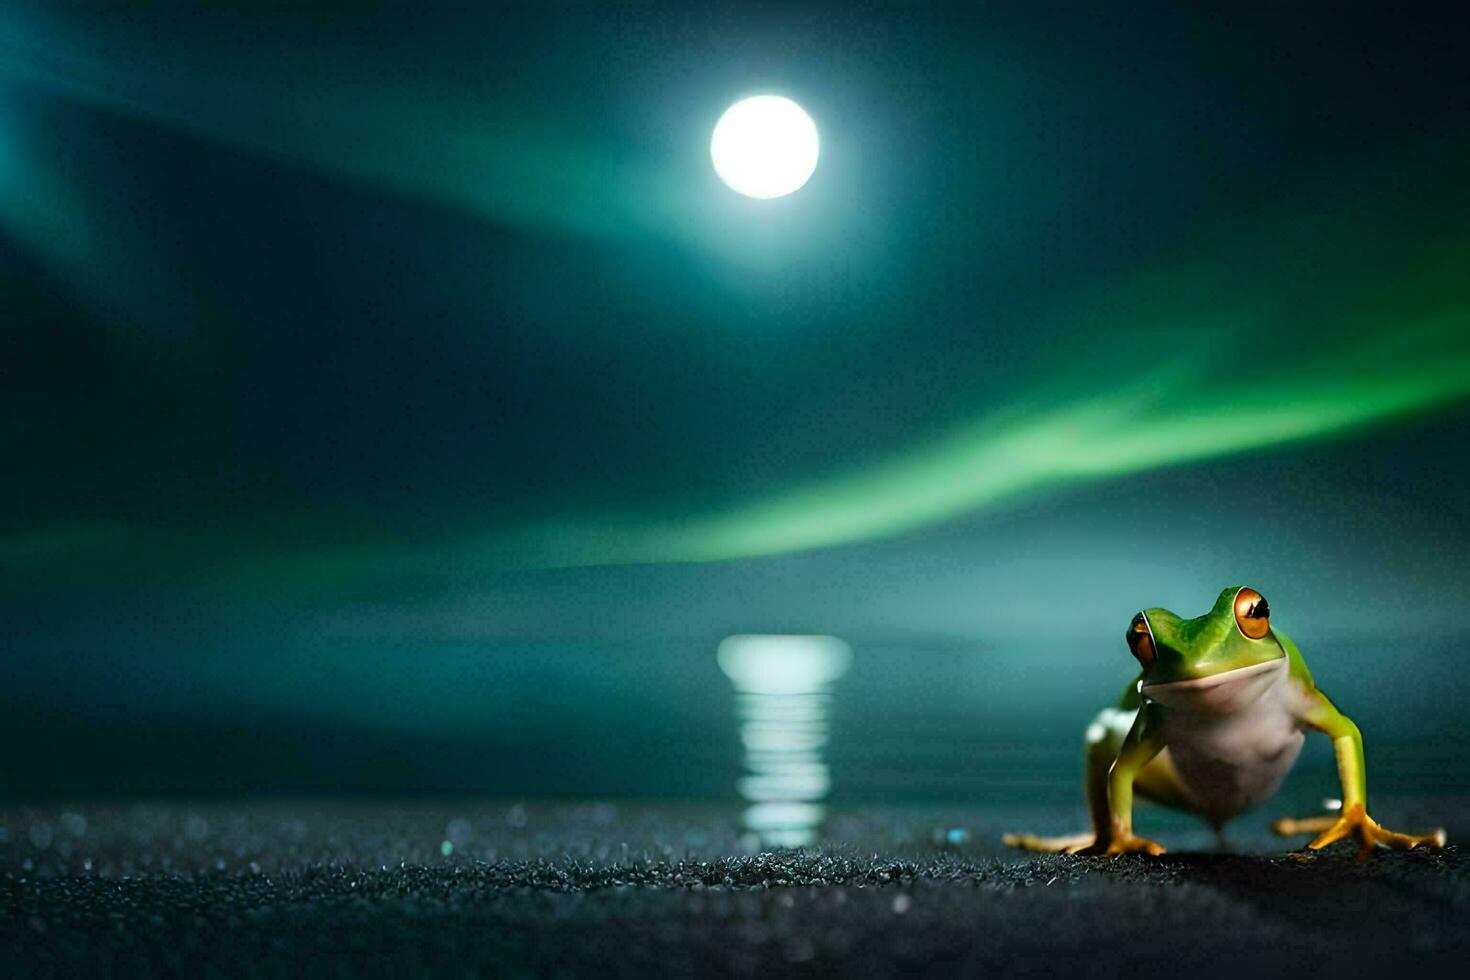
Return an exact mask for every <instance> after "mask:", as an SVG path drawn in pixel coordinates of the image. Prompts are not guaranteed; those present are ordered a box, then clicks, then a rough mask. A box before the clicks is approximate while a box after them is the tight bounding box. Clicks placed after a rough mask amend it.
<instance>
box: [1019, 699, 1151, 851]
mask: <svg viewBox="0 0 1470 980" xmlns="http://www.w3.org/2000/svg"><path fill="white" fill-rule="evenodd" d="M1136 713H1137V712H1135V711H1123V710H1119V709H1117V708H1105V709H1103V711H1102V712H1101V713H1100V714H1099V715H1098V716H1097V718H1096V720H1094V721H1093V723H1092V724H1091V725H1089V726H1088V728H1087V744H1086V757H1085V758H1086V762H1085V774H1084V777H1083V785H1084V788H1085V790H1086V793H1087V812H1088V814H1089V816H1090V817H1091V818H1092V830H1091V831H1088V832H1085V833H1081V834H1068V835H1066V836H1063V837H1040V836H1038V835H1036V834H1006V835H1005V836H1004V837H1002V838H1001V840H1002V841H1003V842H1004V843H1005V845H1006V846H1007V847H1019V848H1020V849H1021V850H1023V851H1041V852H1045V853H1051V854H1070V853H1072V852H1074V851H1080V850H1083V849H1085V848H1088V847H1091V846H1092V845H1093V844H1094V843H1096V842H1097V835H1098V831H1099V830H1100V829H1101V828H1103V827H1106V826H1107V823H1108V820H1109V819H1110V818H1109V814H1108V770H1109V769H1111V768H1112V765H1113V760H1115V759H1117V758H1118V748H1119V747H1120V746H1121V745H1122V744H1123V737H1124V736H1125V735H1127V734H1128V729H1129V728H1130V727H1132V725H1133V716H1134V715H1135V714H1136Z"/></svg>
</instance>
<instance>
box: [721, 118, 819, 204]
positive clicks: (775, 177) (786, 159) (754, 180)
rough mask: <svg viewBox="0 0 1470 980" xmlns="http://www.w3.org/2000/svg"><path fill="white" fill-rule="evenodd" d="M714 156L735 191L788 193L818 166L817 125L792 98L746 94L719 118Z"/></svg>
mask: <svg viewBox="0 0 1470 980" xmlns="http://www.w3.org/2000/svg"><path fill="white" fill-rule="evenodd" d="M709 155H710V159H711V160H713V161H714V164H715V173H717V174H719V175H720V179H721V180H723V181H724V182H725V183H726V184H728V185H730V187H731V188H732V189H733V190H737V191H739V192H740V193H741V194H744V195H745V196H747V197H759V198H771V197H783V196H785V195H787V194H790V193H791V192H792V191H794V190H797V189H798V188H800V187H801V185H803V184H805V183H806V182H807V181H808V180H809V179H810V178H811V175H812V171H814V170H816V169H817V127H816V124H815V123H813V122H812V117H811V116H808V115H807V114H806V112H805V111H804V110H803V109H802V108H801V106H799V105H797V104H796V103H795V102H792V101H791V100H790V99H786V98H782V97H781V96H779V95H757V96H754V97H753V98H749V99H741V100H740V101H739V102H737V103H735V104H734V105H732V106H731V107H730V108H728V109H726V110H725V114H724V115H723V116H721V117H720V121H719V122H717V123H715V134H714V136H713V137H712V138H711V139H710V143H709Z"/></svg>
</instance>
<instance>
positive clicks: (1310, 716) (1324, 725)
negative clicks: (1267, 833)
mask: <svg viewBox="0 0 1470 980" xmlns="http://www.w3.org/2000/svg"><path fill="white" fill-rule="evenodd" d="M1301 720H1302V722H1303V723H1304V724H1305V725H1307V726H1308V727H1310V728H1312V729H1315V730H1316V731H1319V732H1322V733H1323V734H1324V735H1326V736H1327V737H1328V738H1330V739H1332V748H1333V751H1334V752H1335V753H1336V754H1337V775H1338V778H1339V779H1340V780H1341V782H1342V813H1341V814H1340V815H1339V816H1338V817H1337V819H1335V820H1331V819H1330V818H1318V819H1308V820H1280V821H1277V822H1276V823H1275V824H1273V825H1272V826H1273V828H1274V829H1276V831H1277V832H1278V833H1290V832H1308V833H1310V832H1313V831H1317V830H1320V831H1321V833H1319V834H1317V836H1316V837H1314V838H1312V841H1311V843H1309V844H1308V845H1307V847H1309V848H1310V849H1312V850H1314V851H1315V850H1319V849H1321V848H1323V847H1326V846H1327V845H1328V844H1333V843H1336V842H1337V841H1340V840H1346V839H1349V838H1351V839H1352V840H1355V841H1357V842H1358V847H1359V853H1360V854H1366V853H1368V852H1369V851H1371V850H1372V849H1373V848H1374V847H1376V846H1380V845H1381V846H1383V847H1391V848H1394V849H1396V850H1408V849H1410V848H1413V847H1443V846H1444V844H1445V834H1444V831H1443V830H1436V831H1434V832H1433V833H1429V834H1400V833H1397V832H1395V831H1392V830H1388V829H1386V828H1384V827H1382V826H1380V825H1379V823H1378V822H1377V821H1376V820H1374V819H1373V818H1372V817H1370V816H1368V777H1367V772H1366V768H1365V766H1364V763H1363V734H1362V732H1360V731H1358V726H1357V725H1355V724H1353V720H1352V719H1351V718H1349V717H1348V716H1347V715H1345V714H1343V713H1342V712H1341V711H1338V710H1337V707H1336V706H1335V705H1334V704H1333V703H1332V702H1331V701H1330V700H1329V699H1328V697H1327V695H1325V694H1323V693H1322V692H1321V691H1317V690H1314V691H1312V692H1311V694H1309V695H1308V697H1307V701H1306V704H1305V706H1304V709H1303V711H1302V714H1301ZM1329 821H1330V822H1329ZM1324 825H1325V826H1324Z"/></svg>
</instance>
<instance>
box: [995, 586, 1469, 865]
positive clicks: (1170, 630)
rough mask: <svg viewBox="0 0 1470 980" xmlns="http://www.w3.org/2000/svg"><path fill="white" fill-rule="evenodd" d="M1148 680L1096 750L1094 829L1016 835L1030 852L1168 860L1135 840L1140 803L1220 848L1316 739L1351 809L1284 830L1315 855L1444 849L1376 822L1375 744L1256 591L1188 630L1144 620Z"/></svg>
mask: <svg viewBox="0 0 1470 980" xmlns="http://www.w3.org/2000/svg"><path fill="white" fill-rule="evenodd" d="M1124 638H1125V640H1126V642H1127V647H1128V650H1129V653H1130V654H1131V655H1132V656H1133V658H1134V659H1135V660H1136V661H1137V663H1138V673H1137V675H1136V676H1135V677H1134V679H1133V680H1132V682H1130V683H1129V684H1128V686H1127V687H1126V688H1124V690H1123V693H1122V696H1121V697H1120V698H1119V699H1118V700H1117V702H1116V703H1115V704H1114V705H1113V706H1112V707H1109V708H1104V709H1103V710H1102V711H1101V712H1100V713H1099V714H1098V715H1097V716H1096V718H1094V719H1093V721H1092V723H1091V724H1090V725H1089V726H1088V727H1087V730H1086V734H1085V737H1084V753H1085V754H1084V792H1085V796H1086V799H1087V809H1088V815H1089V817H1090V821H1091V824H1092V829H1091V830H1090V831H1088V832H1084V833H1081V834H1075V835H1070V836H1063V837H1043V836H1037V835H1035V834H1006V835H1005V837H1004V842H1005V843H1006V844H1007V845H1010V846H1012V847H1018V848H1022V849H1024V850H1029V851H1041V852H1063V853H1072V854H1090V855H1113V856H1116V855H1123V854H1139V855H1159V854H1163V853H1164V847H1163V845H1161V844H1159V843H1158V842H1157V841H1154V840H1151V839H1149V838H1147V837H1143V836H1140V835H1138V834H1136V833H1135V832H1134V829H1133V801H1134V797H1135V795H1137V796H1138V797H1141V798H1143V799H1147V800H1151V801H1153V802H1155V803H1159V804H1162V805H1164V806H1166V807H1170V808H1173V809H1178V810H1183V811H1186V812H1189V813H1193V814H1195V815H1197V816H1199V817H1201V818H1203V819H1204V821H1205V822H1207V823H1208V824H1210V825H1211V826H1212V827H1213V828H1214V830H1215V831H1216V833H1217V834H1220V835H1222V838H1221V839H1222V840H1223V828H1224V826H1225V824H1226V823H1227V822H1228V821H1230V820H1232V819H1233V818H1235V817H1237V816H1239V815H1240V814H1242V813H1244V812H1245V811H1247V810H1249V809H1251V808H1252V807H1255V806H1256V805H1258V804H1260V803H1262V802H1264V801H1265V800H1267V799H1269V798H1270V797H1271V796H1272V795H1274V794H1275V793H1276V791H1277V790H1278V789H1279V788H1280V787H1281V784H1282V782H1283V781H1284V780H1285V779H1286V776H1287V774H1288V773H1289V772H1290V771H1291V769H1292V767H1293V765H1294V764H1295V763H1296V760H1297V756H1298V755H1299V754H1300V752H1301V749H1302V745H1303V743H1304V742H1305V739H1306V735H1307V734H1308V733H1310V732H1319V733H1321V734H1323V735H1326V736H1327V737H1328V738H1330V739H1331V740H1332V747H1333V751H1334V753H1335V755H1336V760H1337V775H1338V779H1339V781H1340V782H1341V784H1342V796H1341V802H1340V805H1339V806H1338V807H1337V808H1336V810H1335V812H1328V813H1325V814H1320V815H1316V816H1311V817H1305V818H1300V819H1294V818H1283V819H1280V820H1277V821H1275V822H1274V823H1273V824H1272V829H1273V830H1274V831H1275V832H1276V833H1277V834H1279V835H1281V836H1283V837H1292V836H1296V835H1306V834H1313V835H1315V836H1313V837H1312V839H1311V840H1310V841H1309V842H1308V843H1307V845H1306V848H1307V851H1318V850H1320V849H1322V848H1324V847H1327V846H1328V845H1330V844H1333V843H1336V842H1338V841H1343V840H1350V841H1353V842H1356V844H1357V845H1358V850H1359V853H1360V855H1364V856H1366V854H1368V853H1369V852H1370V851H1373V850H1375V849H1378V848H1389V849H1396V850H1408V849H1412V848H1418V847H1423V848H1439V847H1444V846H1445V833H1444V831H1443V830H1442V829H1440V830H1434V831H1431V832H1429V833H1425V834H1406V833H1398V832H1396V831H1392V830H1388V829H1387V828H1385V827H1383V826H1382V825H1381V824H1379V823H1378V822H1377V821H1376V820H1374V819H1373V818H1372V817H1371V816H1369V815H1368V808H1367V807H1368V805H1367V775H1366V769H1365V766H1364V754H1363V735H1362V732H1361V731H1360V730H1359V728H1358V726H1357V725H1356V724H1355V723H1354V722H1353V720H1352V719H1351V718H1349V717H1348V716H1347V715H1345V714H1343V713H1342V711H1340V710H1339V709H1338V708H1337V706H1336V705H1335V704H1333V702H1332V700H1331V699H1330V698H1329V697H1328V696H1327V694H1326V693H1325V692H1324V691H1323V690H1322V689H1321V688H1319V687H1317V685H1316V683H1315V682H1314V681H1313V679H1312V674H1311V672H1310V671H1309V670H1308V669H1307V664H1306V661H1305V660H1304V659H1303V657H1302V654H1301V651H1300V650H1299V649H1298V647H1297V645H1296V643H1295V642H1293V641H1292V639H1291V638H1290V637H1289V636H1287V635H1286V633H1284V632H1283V631H1282V630H1281V629H1280V628H1278V627H1277V625H1276V624H1275V623H1274V622H1273V620H1272V618H1271V607H1270V604H1269V603H1268V602H1267V601H1266V598H1265V596H1263V595H1262V594H1261V593H1260V592H1258V591H1257V590H1255V589H1253V588H1250V587H1248V586H1243V585H1236V586H1231V587H1229V588H1227V589H1225V590H1224V591H1222V592H1221V593H1220V595H1219V597H1218V598H1217V599H1216V600H1215V604H1214V605H1213V606H1212V607H1211V608H1210V611H1209V612H1207V613H1205V614H1204V615H1202V616H1198V617H1195V618H1193V619H1184V618H1182V617H1180V616H1178V615H1176V614H1175V613H1173V612H1170V611H1169V610H1167V609H1162V608H1148V609H1143V610H1142V611H1140V612H1138V613H1137V614H1135V615H1134V616H1133V618H1132V619H1131V620H1130V621H1129V624H1128V628H1127V630H1126V631H1125V633H1124Z"/></svg>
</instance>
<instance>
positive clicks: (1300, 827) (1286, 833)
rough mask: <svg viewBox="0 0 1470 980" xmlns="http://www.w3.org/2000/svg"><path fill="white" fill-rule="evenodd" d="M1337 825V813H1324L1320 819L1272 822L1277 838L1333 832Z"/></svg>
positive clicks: (1272, 828)
mask: <svg viewBox="0 0 1470 980" xmlns="http://www.w3.org/2000/svg"><path fill="white" fill-rule="evenodd" d="M1336 823H1337V814H1335V813H1324V814H1322V816H1320V817H1282V818H1281V819H1280V820H1272V821H1271V832H1272V833H1273V834H1275V835H1276V836H1277V837H1296V836H1297V835H1299V834H1320V833H1322V832H1323V831H1324V830H1331V829H1332V828H1333V826H1334V825H1335V824H1336Z"/></svg>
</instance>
